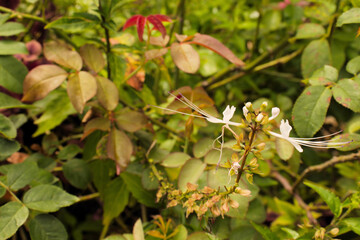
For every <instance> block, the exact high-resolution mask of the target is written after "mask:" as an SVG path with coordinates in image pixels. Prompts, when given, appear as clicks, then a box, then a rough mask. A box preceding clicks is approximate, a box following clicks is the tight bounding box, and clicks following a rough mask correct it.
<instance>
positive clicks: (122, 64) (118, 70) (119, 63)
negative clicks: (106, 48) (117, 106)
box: [108, 53, 126, 88]
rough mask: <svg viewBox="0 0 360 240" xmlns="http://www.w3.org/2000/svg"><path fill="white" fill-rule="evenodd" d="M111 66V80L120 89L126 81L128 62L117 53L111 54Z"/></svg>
mask: <svg viewBox="0 0 360 240" xmlns="http://www.w3.org/2000/svg"><path fill="white" fill-rule="evenodd" d="M108 57H109V64H110V69H111V80H112V81H113V82H114V83H115V85H116V87H118V88H119V87H120V86H121V85H122V84H123V83H124V81H125V71H126V61H125V60H124V59H123V58H122V57H121V56H119V55H117V54H115V53H110V54H109V55H108Z"/></svg>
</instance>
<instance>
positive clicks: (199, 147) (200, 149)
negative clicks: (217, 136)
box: [193, 138, 214, 158]
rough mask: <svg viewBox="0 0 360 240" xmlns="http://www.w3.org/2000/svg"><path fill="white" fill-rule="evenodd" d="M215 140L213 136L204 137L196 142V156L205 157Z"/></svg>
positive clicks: (194, 150) (194, 149)
mask: <svg viewBox="0 0 360 240" xmlns="http://www.w3.org/2000/svg"><path fill="white" fill-rule="evenodd" d="M213 142H214V140H213V139H211V138H202V139H200V141H198V142H197V143H195V145H194V148H193V153H194V157H196V158H202V157H204V156H205V155H206V154H207V153H208V152H209V151H210V150H211V149H212V148H213V147H212V145H213Z"/></svg>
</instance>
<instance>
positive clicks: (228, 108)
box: [153, 93, 242, 126]
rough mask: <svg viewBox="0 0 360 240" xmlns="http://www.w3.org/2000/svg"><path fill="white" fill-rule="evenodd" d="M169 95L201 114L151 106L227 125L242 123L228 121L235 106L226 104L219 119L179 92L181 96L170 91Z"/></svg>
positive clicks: (239, 124) (232, 114)
mask: <svg viewBox="0 0 360 240" xmlns="http://www.w3.org/2000/svg"><path fill="white" fill-rule="evenodd" d="M170 95H172V96H174V97H175V99H176V100H178V101H180V102H182V103H183V104H184V105H186V106H187V107H189V108H191V109H192V110H194V111H195V112H197V113H199V114H201V115H195V114H189V113H184V112H180V111H176V110H172V109H169V108H163V107H159V106H153V107H157V108H160V109H164V110H167V111H170V112H175V113H180V114H184V115H189V116H193V117H198V118H204V119H206V120H207V121H208V122H211V123H222V124H224V125H226V126H229V125H232V126H241V125H242V123H238V122H232V121H230V119H231V118H232V117H233V116H234V113H235V110H236V107H234V106H230V105H227V106H226V108H225V110H224V112H223V119H219V118H216V117H214V116H212V115H210V114H209V113H207V112H205V111H204V110H202V109H201V108H199V107H198V106H196V105H195V104H194V103H193V102H191V101H190V100H189V99H187V98H186V97H185V96H184V95H182V94H181V93H180V96H181V97H178V96H175V95H174V94H172V93H170Z"/></svg>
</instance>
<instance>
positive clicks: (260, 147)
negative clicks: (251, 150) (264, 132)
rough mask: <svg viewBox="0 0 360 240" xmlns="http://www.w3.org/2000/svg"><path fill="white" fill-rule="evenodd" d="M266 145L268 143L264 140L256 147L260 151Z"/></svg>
mask: <svg viewBox="0 0 360 240" xmlns="http://www.w3.org/2000/svg"><path fill="white" fill-rule="evenodd" d="M265 146H266V144H265V143H264V142H262V143H259V144H258V145H257V146H256V148H257V149H258V150H259V151H262V150H264V149H265Z"/></svg>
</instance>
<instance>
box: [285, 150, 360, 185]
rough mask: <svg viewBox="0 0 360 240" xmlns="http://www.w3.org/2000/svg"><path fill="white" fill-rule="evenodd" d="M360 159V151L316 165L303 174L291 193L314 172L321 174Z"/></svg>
mask: <svg viewBox="0 0 360 240" xmlns="http://www.w3.org/2000/svg"><path fill="white" fill-rule="evenodd" d="M359 159H360V151H359V152H357V153H352V154H349V155H343V156H336V157H333V158H332V159H330V160H329V161H327V162H324V163H321V164H318V165H314V166H310V167H308V168H306V169H305V170H304V171H303V172H302V173H301V175H300V177H299V178H298V179H296V181H295V183H294V184H293V186H292V190H291V191H295V189H296V188H297V187H298V186H299V184H300V183H301V182H302V181H303V180H304V178H305V176H306V175H308V174H309V173H311V172H314V171H317V172H320V171H323V170H324V169H326V168H328V167H331V166H333V165H336V164H338V163H344V162H349V161H355V160H359Z"/></svg>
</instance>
